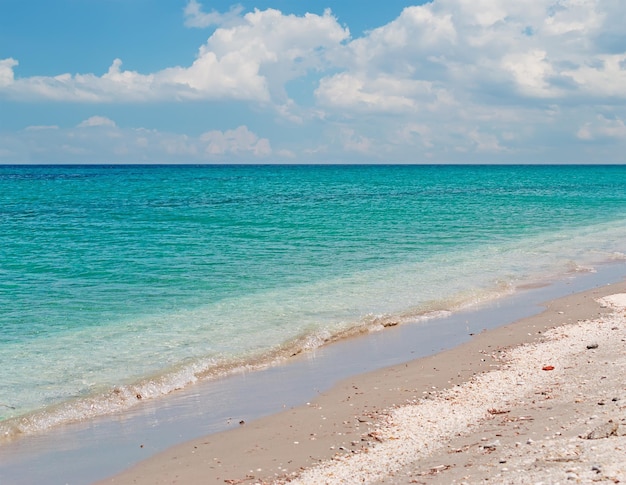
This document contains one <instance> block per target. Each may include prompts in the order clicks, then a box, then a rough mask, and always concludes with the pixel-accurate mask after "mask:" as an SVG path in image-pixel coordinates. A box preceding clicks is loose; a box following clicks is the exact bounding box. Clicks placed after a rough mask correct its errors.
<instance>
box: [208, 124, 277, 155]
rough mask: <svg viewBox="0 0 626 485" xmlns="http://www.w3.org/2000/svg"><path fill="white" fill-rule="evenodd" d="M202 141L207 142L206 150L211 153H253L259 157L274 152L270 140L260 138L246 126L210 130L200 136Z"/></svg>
mask: <svg viewBox="0 0 626 485" xmlns="http://www.w3.org/2000/svg"><path fill="white" fill-rule="evenodd" d="M200 141H201V142H203V143H204V144H205V148H204V151H205V153H207V154H209V155H224V154H227V153H234V154H238V153H251V154H253V155H255V156H257V157H266V156H268V155H270V154H271V153H272V149H271V147H270V142H269V140H267V139H266V138H259V137H258V136H257V135H255V134H254V133H252V132H251V131H250V130H249V129H248V128H247V127H246V126H240V127H238V128H236V129H235V130H227V131H219V130H213V131H208V132H206V133H204V134H202V135H201V136H200Z"/></svg>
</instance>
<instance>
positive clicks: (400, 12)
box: [0, 0, 626, 163]
mask: <svg viewBox="0 0 626 485" xmlns="http://www.w3.org/2000/svg"><path fill="white" fill-rule="evenodd" d="M624 25H626V8H624V6H623V0H530V1H528V2H511V1H510V0H433V1H432V2H423V1H417V2H408V1H399V0H387V1H385V2H371V3H368V4H367V5H366V6H365V5H364V4H363V3H362V2H353V1H347V0H343V1H339V0H327V1H326V2H324V1H323V0H322V1H320V0H316V1H313V0H303V1H298V2H295V1H293V0H291V1H287V0H279V1H272V2H269V1H244V2H240V3H230V2H223V1H213V2H209V1H208V0H170V1H157V0H55V1H54V2H52V1H50V0H30V1H28V2H25V1H23V0H0V163H624V162H625V161H626V125H625V122H626V29H625V28H624Z"/></svg>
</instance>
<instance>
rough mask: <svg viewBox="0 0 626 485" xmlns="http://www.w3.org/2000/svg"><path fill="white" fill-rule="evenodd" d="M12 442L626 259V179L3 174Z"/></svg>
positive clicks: (1, 317) (124, 171) (342, 171)
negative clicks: (199, 383) (354, 336)
mask: <svg viewBox="0 0 626 485" xmlns="http://www.w3.org/2000/svg"><path fill="white" fill-rule="evenodd" d="M0 229H1V230H0V309H1V310H2V311H1V312H0V362H1V365H0V382H1V383H2V384H1V385H0V436H4V438H5V439H11V438H14V437H16V436H19V435H20V434H24V433H31V432H34V431H39V430H42V429H46V428H49V427H52V426H55V425H57V424H60V423H64V422H69V421H73V420H79V419H86V418H90V417H93V416H98V415H101V414H106V413H110V412H113V411H116V410H120V409H124V408H127V407H130V406H135V405H141V402H142V401H143V400H145V399H151V398H155V397H158V396H161V395H164V394H168V393H170V392H172V391H174V390H176V389H180V388H183V387H185V386H188V385H190V384H192V383H193V382H196V381H197V380H199V379H206V378H212V377H214V376H222V375H224V374H228V373H229V372H236V371H238V370H241V369H254V368H258V367H263V366H267V365H272V364H273V363H275V362H279V361H284V360H285V359H288V358H289V357H290V356H292V355H294V354H298V353H301V352H307V351H310V350H312V349H315V348H316V347H318V346H320V345H324V344H327V343H329V342H332V341H333V340H336V339H338V338H341V337H343V336H345V335H350V334H356V333H361V332H370V331H378V330H380V329H382V328H384V326H386V325H396V324H410V323H416V324H419V321H420V320H421V319H424V318H436V316H437V315H439V314H441V313H448V312H453V311H455V310H458V309H461V308H464V307H467V306H471V305H473V304H477V303H480V302H482V301H486V300H491V299H495V298H498V297H501V296H504V295H506V294H510V293H512V292H514V291H515V290H516V288H519V287H520V286H524V285H528V284H534V283H540V282H543V281H546V280H549V279H552V278H556V277H560V276H563V275H565V274H567V273H572V272H579V271H593V269H594V267H597V266H598V265H600V264H604V263H609V262H612V261H616V260H620V261H622V260H624V259H626V256H625V253H626V167H622V166H0Z"/></svg>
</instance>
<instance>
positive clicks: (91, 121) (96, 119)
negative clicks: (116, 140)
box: [78, 116, 116, 128]
mask: <svg viewBox="0 0 626 485" xmlns="http://www.w3.org/2000/svg"><path fill="white" fill-rule="evenodd" d="M94 126H107V127H112V128H115V126H116V124H115V121H113V120H111V119H109V118H106V117H104V116H92V117H90V118H87V119H86V120H84V121H81V122H80V123H79V124H78V127H79V128H86V127H94Z"/></svg>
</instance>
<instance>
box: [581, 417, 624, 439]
mask: <svg viewBox="0 0 626 485" xmlns="http://www.w3.org/2000/svg"><path fill="white" fill-rule="evenodd" d="M618 427H619V425H618V424H617V423H614V422H613V421H609V422H608V423H604V424H601V425H600V426H598V427H596V428H594V429H593V430H592V431H591V432H590V433H588V434H587V436H585V438H586V439H588V440H599V439H603V438H608V437H609V436H617V428H618Z"/></svg>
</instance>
